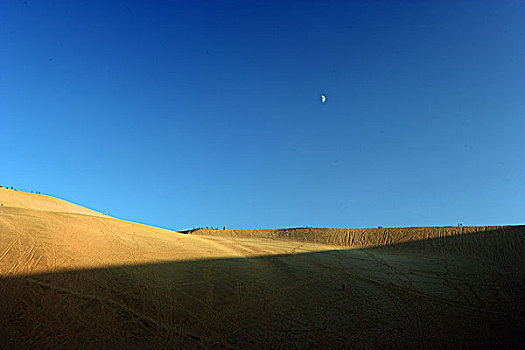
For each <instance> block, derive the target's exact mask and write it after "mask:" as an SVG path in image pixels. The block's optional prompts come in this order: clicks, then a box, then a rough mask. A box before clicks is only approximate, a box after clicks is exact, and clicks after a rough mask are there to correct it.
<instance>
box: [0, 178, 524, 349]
mask: <svg viewBox="0 0 525 350" xmlns="http://www.w3.org/2000/svg"><path fill="white" fill-rule="evenodd" d="M0 204H2V205H1V206H0V296H1V298H0V310H1V312H0V349H4V348H5V349H37V348H38V349H40V348H43V349H70V348H79V349H130V348H140V349H208V348H212V349H215V348H217V349H223V348H228V349H230V348H231V349H369V348H380V349H387V348H388V349H392V348H397V349H407V348H408V349H414V348H418V349H419V348H424V349H443V348H448V349H457V348H476V349H479V348H482V349H491V348H492V349H493V348H522V346H523V344H525V268H524V266H525V226H498V227H420V228H384V229H368V230H365V229H329V228H307V229H304V228H301V229H276V230H243V231H240V230H232V231H229V230H224V231H223V230H206V229H204V230H195V231H190V232H185V233H179V232H173V231H169V230H163V229H159V228H154V227H150V226H146V225H141V224H136V223H131V222H126V221H122V220H118V219H115V218H111V217H108V216H105V215H102V214H100V213H97V212H94V211H92V210H89V209H85V208H82V207H80V206H78V205H74V204H71V203H68V202H65V201H62V200H59V199H56V198H53V197H49V196H43V195H36V194H29V193H23V192H16V191H13V190H7V189H3V188H2V189H0ZM173 221H174V223H176V221H177V218H173Z"/></svg>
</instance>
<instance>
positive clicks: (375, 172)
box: [0, 0, 525, 229]
mask: <svg viewBox="0 0 525 350" xmlns="http://www.w3.org/2000/svg"><path fill="white" fill-rule="evenodd" d="M524 18H525V2H523V1H458V0H454V1H449V2H445V1H424V2H422V1H367V2H343V1H311V2H308V1H306V2H303V1H292V2H287V1H279V2H247V1H242V2H241V1H239V2H223V1H218V2H215V1H213V2H204V1H188V2H151V3H150V2H146V1H144V2H143V1H137V2H132V1H122V2H114V1H111V2H110V1H85V2H80V1H32V0H27V1H1V2H0V135H1V137H0V158H1V162H0V184H1V185H4V186H14V187H15V188H18V189H20V190H26V191H30V190H39V191H41V192H42V193H44V194H49V195H52V196H56V197H59V198H63V199H66V200H69V201H72V202H74V203H77V204H81V205H84V206H87V207H89V208H92V209H95V210H99V211H103V212H107V213H108V215H113V216H115V217H118V218H122V219H127V220H131V221H136V222H142V223H147V224H151V225H154V226H160V227H164V228H171V229H182V228H186V229H187V228H191V227H194V226H195V227H196V226H220V227H222V226H226V227H228V228H263V227H294V226H302V225H311V226H321V227H375V226H378V225H382V226H383V227H391V226H429V225H457V224H458V223H460V222H461V223H463V224H464V225H502V224H523V223H524V222H525V220H524V218H525V215H524V214H525V137H524V135H525V21H524V20H523V19H524ZM321 93H324V94H326V96H327V98H328V100H327V102H326V103H325V104H322V103H321V102H320V97H319V96H320V94H321Z"/></svg>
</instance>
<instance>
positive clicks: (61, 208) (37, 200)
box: [0, 188, 103, 216]
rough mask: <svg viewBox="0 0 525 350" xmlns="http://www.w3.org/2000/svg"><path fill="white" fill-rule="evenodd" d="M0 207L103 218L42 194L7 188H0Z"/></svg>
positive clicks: (99, 214) (85, 209)
mask: <svg viewBox="0 0 525 350" xmlns="http://www.w3.org/2000/svg"><path fill="white" fill-rule="evenodd" d="M0 205H2V206H10V207H17V208H26V209H36V210H46V211H58V212H68V213H77V214H87V215H95V216H103V214H102V213H98V212H96V211H94V210H90V209H87V208H84V207H81V206H79V205H76V204H73V203H69V202H67V201H65V200H61V199H57V198H53V197H50V196H46V195H43V194H36V193H27V192H20V191H16V190H11V189H7V188H0Z"/></svg>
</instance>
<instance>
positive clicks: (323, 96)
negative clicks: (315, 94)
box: [321, 94, 326, 103]
mask: <svg viewBox="0 0 525 350" xmlns="http://www.w3.org/2000/svg"><path fill="white" fill-rule="evenodd" d="M325 102H326V96H325V95H323V94H321V103H325Z"/></svg>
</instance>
